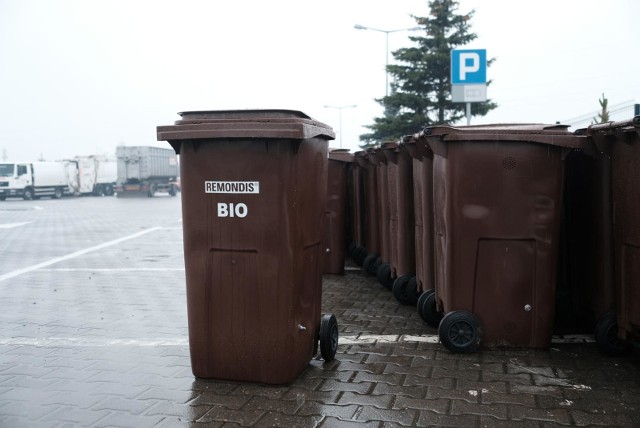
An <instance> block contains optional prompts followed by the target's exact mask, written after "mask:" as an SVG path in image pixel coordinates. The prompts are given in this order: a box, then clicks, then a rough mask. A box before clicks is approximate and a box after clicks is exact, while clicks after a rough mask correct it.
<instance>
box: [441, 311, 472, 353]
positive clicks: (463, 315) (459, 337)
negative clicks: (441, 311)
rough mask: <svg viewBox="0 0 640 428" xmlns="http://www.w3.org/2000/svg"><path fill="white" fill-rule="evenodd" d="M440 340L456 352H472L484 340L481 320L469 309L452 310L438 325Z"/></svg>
mask: <svg viewBox="0 0 640 428" xmlns="http://www.w3.org/2000/svg"><path fill="white" fill-rule="evenodd" d="M438 336H440V342H442V344H443V345H444V347H445V348H447V349H448V350H449V351H451V352H454V353H463V354H470V353H472V352H475V351H476V350H477V349H478V347H479V346H480V342H482V327H481V326H480V320H478V318H477V317H476V316H475V315H474V314H472V313H471V312H468V311H452V312H449V313H448V314H446V315H445V316H444V317H443V318H442V321H440V326H439V327H438Z"/></svg>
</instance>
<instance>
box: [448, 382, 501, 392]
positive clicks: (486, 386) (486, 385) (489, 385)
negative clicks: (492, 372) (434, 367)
mask: <svg viewBox="0 0 640 428" xmlns="http://www.w3.org/2000/svg"><path fill="white" fill-rule="evenodd" d="M456 389H462V390H467V391H469V390H475V391H480V392H483V393H486V392H495V393H500V394H506V393H507V391H508V384H507V382H482V381H480V382H476V381H470V380H467V379H456Z"/></svg>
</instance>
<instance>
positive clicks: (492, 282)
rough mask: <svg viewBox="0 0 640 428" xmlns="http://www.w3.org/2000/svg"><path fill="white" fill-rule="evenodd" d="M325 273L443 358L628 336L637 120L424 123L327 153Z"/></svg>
mask: <svg viewBox="0 0 640 428" xmlns="http://www.w3.org/2000/svg"><path fill="white" fill-rule="evenodd" d="M328 179H329V187H328V190H329V193H328V198H327V211H326V213H327V214H326V216H325V230H326V231H327V232H326V233H325V240H326V241H325V244H324V245H323V247H325V249H326V252H325V261H324V272H325V273H341V272H342V269H343V265H344V257H345V251H344V250H343V249H342V248H344V247H346V245H345V242H346V243H347V244H348V253H349V255H350V256H351V257H352V258H353V259H354V260H355V261H356V263H358V264H359V265H361V266H362V267H363V268H364V269H365V270H366V271H368V272H370V273H371V274H373V275H376V276H377V278H378V280H379V282H380V283H381V284H382V285H384V286H385V287H387V288H390V289H391V290H393V294H394V296H395V297H396V298H397V300H398V301H399V302H401V303H403V304H415V305H417V309H418V312H419V314H420V316H421V317H422V318H423V319H424V321H425V322H426V323H428V324H430V325H432V326H433V327H437V328H438V335H439V338H440V341H441V342H442V344H443V345H444V346H445V347H446V348H448V349H449V350H451V351H453V352H473V351H475V350H476V349H477V348H478V347H479V346H480V345H481V344H482V345H484V346H521V347H531V348H547V347H548V346H549V345H550V342H551V337H552V334H553V332H554V331H556V332H561V333H572V332H575V333H584V332H587V331H591V332H593V331H594V329H595V335H596V340H597V343H598V344H599V346H600V347H601V349H602V350H604V351H605V352H607V353H610V354H618V353H621V352H624V351H625V349H626V348H627V346H628V345H629V344H630V343H637V342H638V340H640V116H637V117H635V118H633V119H632V120H628V121H622V122H610V123H605V124H598V125H592V126H590V127H589V128H586V129H581V130H578V131H576V132H574V133H572V132H569V131H568V129H567V127H566V126H564V125H532V124H510V125H486V126H467V127H452V126H434V127H428V128H425V129H424V130H422V131H421V132H419V133H416V134H415V135H412V136H408V137H405V138H404V139H402V140H401V141H399V142H394V143H386V144H382V145H381V146H380V147H378V148H374V149H367V150H364V151H359V152H356V153H353V154H351V153H349V152H348V151H345V150H334V151H331V152H330V153H329V178H328Z"/></svg>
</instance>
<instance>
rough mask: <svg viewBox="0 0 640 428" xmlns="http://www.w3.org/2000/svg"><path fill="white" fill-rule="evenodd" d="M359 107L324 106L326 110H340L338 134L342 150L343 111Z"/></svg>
mask: <svg viewBox="0 0 640 428" xmlns="http://www.w3.org/2000/svg"><path fill="white" fill-rule="evenodd" d="M355 107H358V106H357V105H355V104H353V105H350V106H339V107H338V106H324V108H335V109H337V110H338V133H339V134H340V148H342V110H343V109H345V108H355Z"/></svg>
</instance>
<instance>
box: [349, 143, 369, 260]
mask: <svg viewBox="0 0 640 428" xmlns="http://www.w3.org/2000/svg"><path fill="white" fill-rule="evenodd" d="M363 174H364V171H363V169H362V167H361V166H360V165H359V164H358V162H357V161H356V155H355V153H354V154H351V162H350V163H349V166H348V168H347V194H348V198H349V210H348V213H347V214H348V215H347V218H348V221H347V225H348V228H347V245H348V254H349V256H350V257H351V258H352V259H354V260H355V258H356V257H355V256H356V254H357V252H358V251H359V250H358V248H359V247H360V246H361V245H362V243H363V242H364V213H365V206H364V179H363ZM365 256H366V255H365ZM363 260H364V258H363Z"/></svg>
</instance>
